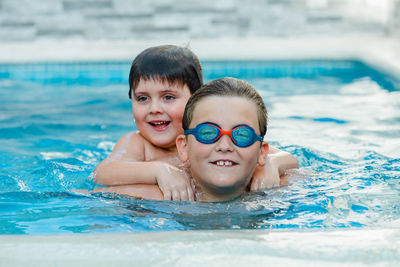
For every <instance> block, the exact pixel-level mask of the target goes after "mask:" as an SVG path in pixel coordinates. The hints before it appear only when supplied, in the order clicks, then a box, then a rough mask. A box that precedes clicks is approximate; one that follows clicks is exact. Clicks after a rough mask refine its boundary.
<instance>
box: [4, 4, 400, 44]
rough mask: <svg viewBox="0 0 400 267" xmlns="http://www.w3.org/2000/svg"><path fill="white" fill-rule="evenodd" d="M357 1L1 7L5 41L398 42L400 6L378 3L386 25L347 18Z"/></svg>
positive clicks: (8, 5)
mask: <svg viewBox="0 0 400 267" xmlns="http://www.w3.org/2000/svg"><path fill="white" fill-rule="evenodd" d="M351 1H352V0H192V1H190V0H0V41H3V42H4V41H31V40H34V39H65V38H79V39H87V40H100V39H118V40H127V39H162V38H184V39H188V38H190V39H194V38H214V37H219V36H229V37H258V36H274V37H277V36H279V37H281V36H297V35H325V34H327V35H332V34H333V35H335V34H337V35H343V34H352V33H355V32H357V33H372V34H381V35H385V34H391V35H395V36H396V35H400V31H399V30H398V28H399V24H400V1H398V0H379V1H384V2H385V1H386V2H388V3H389V2H390V4H391V5H392V6H393V9H391V10H393V12H391V14H390V16H393V17H390V19H388V20H387V21H388V22H387V23H386V22H385V21H382V20H377V19H374V18H371V19H365V18H363V19H357V16H349V15H348V13H346V12H344V10H346V8H347V7H348V4H349V3H350V2H351ZM360 1H361V3H360V5H363V2H362V1H363V0H360ZM364 1H367V0H364ZM364 5H365V3H364Z"/></svg>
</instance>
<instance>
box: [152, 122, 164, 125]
mask: <svg viewBox="0 0 400 267" xmlns="http://www.w3.org/2000/svg"><path fill="white" fill-rule="evenodd" d="M153 124H155V125H161V124H164V122H153Z"/></svg>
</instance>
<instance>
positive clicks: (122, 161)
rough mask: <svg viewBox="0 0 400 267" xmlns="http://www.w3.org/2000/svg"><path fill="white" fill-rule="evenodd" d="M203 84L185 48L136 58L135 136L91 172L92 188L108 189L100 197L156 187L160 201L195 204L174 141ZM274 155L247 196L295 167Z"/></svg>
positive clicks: (286, 156)
mask: <svg viewBox="0 0 400 267" xmlns="http://www.w3.org/2000/svg"><path fill="white" fill-rule="evenodd" d="M202 84H203V78H202V69H201V65H200V62H199V60H198V58H197V57H196V55H194V54H193V52H191V51H190V50H189V49H187V48H182V47H178V46H173V45H164V46H157V47H151V48H148V49H146V50H144V51H143V52H142V53H140V54H139V55H138V56H137V57H136V58H135V60H134V61H133V63H132V66H131V71H130V75H129V86H130V88H129V97H130V98H131V99H132V111H133V115H134V118H135V122H136V125H137V128H138V130H139V131H137V132H130V133H128V134H126V135H125V136H123V137H122V138H121V139H120V140H119V141H118V142H117V144H116V145H115V147H114V149H113V152H112V153H111V155H110V156H108V157H107V158H106V159H105V160H103V161H102V162H101V163H100V164H99V165H98V166H97V167H96V169H95V170H94V177H95V179H96V182H97V183H99V184H102V185H107V186H112V187H109V188H107V189H104V191H112V192H120V190H125V189H127V187H125V186H127V185H140V186H139V187H141V188H142V189H143V190H146V188H147V187H146V185H157V188H158V189H159V190H161V192H162V193H163V199H165V200H170V199H172V200H193V199H194V196H193V188H192V184H191V180H190V178H189V175H188V173H187V172H186V171H185V164H182V163H181V162H180V161H179V159H178V152H177V147H176V145H175V139H176V137H177V136H178V135H180V134H183V128H182V124H181V123H182V117H183V113H184V108H185V105H186V103H187V101H188V99H189V97H190V96H191V95H192V94H193V93H195V92H196V91H197V90H198V89H199V88H200V86H201V85H202ZM274 152H275V153H273V154H272V153H270V155H269V156H268V159H267V162H266V167H265V168H257V169H256V170H255V172H254V175H253V181H252V183H251V189H252V190H260V189H264V188H266V187H270V186H273V185H279V177H280V174H281V172H283V171H284V170H286V169H288V168H294V167H297V160H296V159H295V158H294V157H293V156H292V155H291V154H289V153H287V152H283V151H280V150H278V149H275V150H274ZM139 187H135V188H139Z"/></svg>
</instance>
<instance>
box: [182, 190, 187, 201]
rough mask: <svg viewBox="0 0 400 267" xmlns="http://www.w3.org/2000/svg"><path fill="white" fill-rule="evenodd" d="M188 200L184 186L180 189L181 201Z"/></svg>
mask: <svg viewBox="0 0 400 267" xmlns="http://www.w3.org/2000/svg"><path fill="white" fill-rule="evenodd" d="M184 200H188V194H187V192H186V188H184V189H183V190H182V191H181V201H184Z"/></svg>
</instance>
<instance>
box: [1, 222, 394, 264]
mask: <svg viewBox="0 0 400 267" xmlns="http://www.w3.org/2000/svg"><path fill="white" fill-rule="evenodd" d="M399 262H400V231H398V229H383V230H379V229H358V230H357V229H356V230H350V229H346V230H334V231H331V230H327V231H323V232H322V231H310V230H307V231H298V230H294V231H290V230H285V231H279V230H275V231H268V230H245V231H241V230H237V231H181V232H158V233H155V232H152V233H136V234H103V235H85V234H79V235H56V236H0V266H97V267H98V266H204V265H205V264H207V266H351V267H355V266H396V265H397V266H398V263H399Z"/></svg>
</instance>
